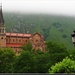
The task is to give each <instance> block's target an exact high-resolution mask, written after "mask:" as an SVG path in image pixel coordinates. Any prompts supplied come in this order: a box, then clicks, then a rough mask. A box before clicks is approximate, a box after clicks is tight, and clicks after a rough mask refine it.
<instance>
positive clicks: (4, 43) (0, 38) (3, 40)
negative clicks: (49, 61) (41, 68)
mask: <svg viewBox="0 0 75 75" xmlns="http://www.w3.org/2000/svg"><path fill="white" fill-rule="evenodd" d="M28 42H30V43H31V44H32V48H33V49H35V50H38V49H40V50H41V51H43V52H45V42H44V37H43V36H42V35H41V34H39V33H34V34H24V33H12V32H9V33H7V32H6V26H5V23H4V19H3V13H2V6H0V47H1V48H4V47H5V48H6V47H10V48H12V49H13V50H14V51H15V52H16V53H20V52H21V49H20V47H21V46H22V45H26V44H27V43H28Z"/></svg>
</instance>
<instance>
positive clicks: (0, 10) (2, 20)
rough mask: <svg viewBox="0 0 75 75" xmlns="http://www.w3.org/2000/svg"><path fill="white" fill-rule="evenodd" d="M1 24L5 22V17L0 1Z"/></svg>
mask: <svg viewBox="0 0 75 75" xmlns="http://www.w3.org/2000/svg"><path fill="white" fill-rule="evenodd" d="M0 24H4V19H3V14H2V3H0Z"/></svg>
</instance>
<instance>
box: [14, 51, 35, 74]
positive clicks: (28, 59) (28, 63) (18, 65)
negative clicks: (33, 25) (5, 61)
mask: <svg viewBox="0 0 75 75" xmlns="http://www.w3.org/2000/svg"><path fill="white" fill-rule="evenodd" d="M34 65H35V63H34V59H33V56H32V54H31V53H30V52H29V51H22V53H21V55H20V56H18V58H17V59H16V60H15V63H14V72H15V73H33V72H35V69H34Z"/></svg>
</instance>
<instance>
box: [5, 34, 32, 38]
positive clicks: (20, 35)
mask: <svg viewBox="0 0 75 75" xmlns="http://www.w3.org/2000/svg"><path fill="white" fill-rule="evenodd" d="M6 36H15V37H31V34H23V33H6Z"/></svg>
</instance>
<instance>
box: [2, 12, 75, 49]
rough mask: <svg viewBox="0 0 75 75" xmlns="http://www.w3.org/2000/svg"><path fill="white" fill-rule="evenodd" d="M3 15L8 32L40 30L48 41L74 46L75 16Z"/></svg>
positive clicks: (69, 47) (68, 46) (5, 13)
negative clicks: (72, 37) (72, 38)
mask: <svg viewBox="0 0 75 75" xmlns="http://www.w3.org/2000/svg"><path fill="white" fill-rule="evenodd" d="M3 16H4V20H5V25H6V31H7V32H17V33H34V32H39V33H41V34H42V35H43V36H44V38H45V40H46V41H49V40H51V41H55V42H60V43H62V44H64V45H65V46H66V47H67V48H68V49H72V48H74V46H73V44H72V40H71V33H72V32H73V30H75V17H68V16H57V15H47V14H20V13H7V12H4V13H3Z"/></svg>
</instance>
